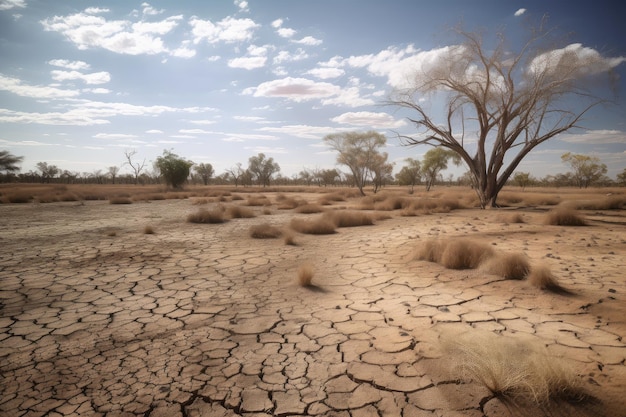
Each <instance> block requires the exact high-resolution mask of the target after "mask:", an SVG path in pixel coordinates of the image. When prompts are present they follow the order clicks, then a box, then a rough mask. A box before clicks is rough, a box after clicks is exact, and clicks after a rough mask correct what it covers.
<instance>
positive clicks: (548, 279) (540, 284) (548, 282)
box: [528, 265, 570, 294]
mask: <svg viewBox="0 0 626 417" xmlns="http://www.w3.org/2000/svg"><path fill="white" fill-rule="evenodd" d="M528 282H529V283H530V284H531V285H533V286H535V287H537V288H539V289H542V290H547V291H551V292H555V293H560V294H569V293H570V291H569V290H567V289H566V288H564V287H562V286H561V285H560V284H559V282H558V280H557V278H556V277H555V276H554V275H553V274H552V272H551V271H550V268H549V267H548V266H546V265H535V266H533V268H532V269H531V270H530V274H529V275H528Z"/></svg>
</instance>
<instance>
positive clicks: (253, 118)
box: [233, 116, 265, 122]
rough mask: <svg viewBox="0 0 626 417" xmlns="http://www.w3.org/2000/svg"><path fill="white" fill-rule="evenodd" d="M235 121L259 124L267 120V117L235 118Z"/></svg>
mask: <svg viewBox="0 0 626 417" xmlns="http://www.w3.org/2000/svg"><path fill="white" fill-rule="evenodd" d="M233 119H235V120H241V121H243V122H259V121H261V120H265V117H259V116H233Z"/></svg>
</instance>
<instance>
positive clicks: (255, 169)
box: [248, 153, 280, 187]
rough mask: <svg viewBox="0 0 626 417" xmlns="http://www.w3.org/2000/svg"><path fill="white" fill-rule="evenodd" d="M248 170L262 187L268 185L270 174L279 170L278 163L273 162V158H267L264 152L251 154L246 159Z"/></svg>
mask: <svg viewBox="0 0 626 417" xmlns="http://www.w3.org/2000/svg"><path fill="white" fill-rule="evenodd" d="M248 171H249V172H250V173H251V174H252V176H253V177H254V178H255V179H256V180H257V182H258V183H259V185H262V186H263V187H266V186H269V185H270V181H271V180H272V176H273V175H274V174H275V173H277V172H280V165H278V163H276V162H274V158H268V157H266V156H265V154H264V153H260V154H258V155H257V156H251V157H250V158H249V159H248Z"/></svg>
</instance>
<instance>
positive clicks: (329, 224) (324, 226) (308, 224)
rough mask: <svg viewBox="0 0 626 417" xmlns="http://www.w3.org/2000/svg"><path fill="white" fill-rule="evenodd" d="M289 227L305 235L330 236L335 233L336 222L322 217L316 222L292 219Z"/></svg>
mask: <svg viewBox="0 0 626 417" xmlns="http://www.w3.org/2000/svg"><path fill="white" fill-rule="evenodd" d="M289 226H290V227H291V228H292V229H293V230H295V231H296V232H299V233H305V234H308V235H330V234H333V233H335V231H336V230H335V228H336V227H337V226H336V225H335V222H334V221H332V220H330V219H327V218H324V217H320V218H318V219H315V220H303V219H292V220H291V223H290V224H289Z"/></svg>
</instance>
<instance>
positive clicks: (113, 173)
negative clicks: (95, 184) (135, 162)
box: [107, 166, 120, 184]
mask: <svg viewBox="0 0 626 417" xmlns="http://www.w3.org/2000/svg"><path fill="white" fill-rule="evenodd" d="M107 171H108V172H107V173H108V175H109V177H111V182H112V183H113V184H115V178H117V174H118V173H119V172H120V167H117V166H111V167H109V168H107Z"/></svg>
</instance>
